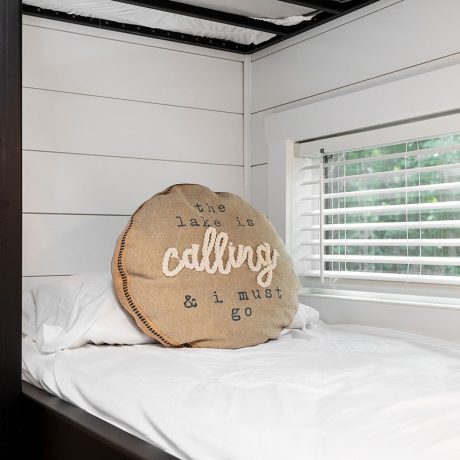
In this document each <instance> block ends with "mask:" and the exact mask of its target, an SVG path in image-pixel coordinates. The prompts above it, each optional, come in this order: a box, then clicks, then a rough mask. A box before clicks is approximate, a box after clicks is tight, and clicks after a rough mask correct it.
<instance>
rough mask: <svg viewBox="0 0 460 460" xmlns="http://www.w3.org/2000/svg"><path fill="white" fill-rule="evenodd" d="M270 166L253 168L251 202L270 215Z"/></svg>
mask: <svg viewBox="0 0 460 460" xmlns="http://www.w3.org/2000/svg"><path fill="white" fill-rule="evenodd" d="M267 192H268V165H266V164H265V165H259V166H253V167H252V168H251V201H252V205H253V206H254V207H255V208H256V209H259V210H260V211H262V212H264V213H265V214H266V215H268V196H267Z"/></svg>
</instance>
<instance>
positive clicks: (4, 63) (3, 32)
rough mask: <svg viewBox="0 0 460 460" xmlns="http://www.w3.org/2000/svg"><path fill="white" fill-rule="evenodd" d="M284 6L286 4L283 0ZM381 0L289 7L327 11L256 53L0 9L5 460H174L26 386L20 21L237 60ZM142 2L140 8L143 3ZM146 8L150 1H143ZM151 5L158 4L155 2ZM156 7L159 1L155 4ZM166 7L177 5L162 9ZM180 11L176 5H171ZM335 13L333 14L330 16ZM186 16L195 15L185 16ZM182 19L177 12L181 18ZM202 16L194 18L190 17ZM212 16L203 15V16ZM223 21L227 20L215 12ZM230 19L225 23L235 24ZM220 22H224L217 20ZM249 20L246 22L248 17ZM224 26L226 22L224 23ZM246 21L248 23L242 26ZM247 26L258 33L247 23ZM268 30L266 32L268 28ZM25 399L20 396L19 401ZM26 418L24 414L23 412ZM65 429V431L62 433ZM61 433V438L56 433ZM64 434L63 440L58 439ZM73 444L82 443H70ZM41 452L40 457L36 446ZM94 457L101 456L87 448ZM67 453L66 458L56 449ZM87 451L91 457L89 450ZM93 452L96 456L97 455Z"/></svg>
mask: <svg viewBox="0 0 460 460" xmlns="http://www.w3.org/2000/svg"><path fill="white" fill-rule="evenodd" d="M282 1H285V0H282ZM375 1H377V0H370V1H369V0H366V1H364V0H351V1H350V2H347V3H346V4H343V5H342V6H341V7H340V11H339V12H335V9H334V8H331V3H332V2H331V1H320V0H317V1H313V0H312V1H300V0H298V1H295V0H292V1H289V3H295V4H300V5H303V6H314V7H316V8H318V9H320V10H321V9H322V10H323V12H322V13H319V14H317V15H316V17H315V19H313V20H312V21H310V22H308V23H306V24H301V25H299V26H292V27H290V28H286V30H287V31H288V33H286V34H284V35H283V34H278V35H277V36H275V37H274V38H273V39H271V40H268V41H267V42H264V43H262V44H261V45H259V46H252V45H240V44H236V43H233V42H225V41H223V40H214V39H206V38H201V37H195V36H190V35H186V34H180V33H174V32H168V31H163V30H158V29H149V28H144V27H141V26H139V27H138V26H132V25H128V24H120V23H117V22H112V21H102V20H98V19H91V18H86V17H79V16H74V15H66V14H64V13H57V12H54V11H49V10H42V9H40V8H33V7H29V6H24V7H22V5H21V1H20V0H3V1H1V2H0V82H1V85H0V162H1V164H0V236H1V237H0V255H1V258H2V263H3V270H2V282H3V289H2V296H1V309H0V343H1V345H0V369H1V392H0V429H1V430H2V437H3V439H4V441H3V442H2V443H1V444H0V454H1V458H7V459H9V458H35V459H40V458H45V456H44V453H43V452H44V451H45V450H46V449H47V450H46V452H47V453H46V460H54V459H56V460H62V458H66V459H67V460H71V459H73V458H78V459H81V458H82V455H84V458H86V459H88V460H91V459H92V458H97V459H98V460H103V459H104V458H106V459H110V460H118V459H120V460H126V459H136V460H140V459H147V458H149V459H150V460H168V459H173V458H174V457H172V456H171V455H168V454H166V453H165V452H163V451H161V450H160V449H158V448H156V447H155V446H153V445H151V444H149V443H147V442H144V441H142V440H140V439H139V438H137V437H135V436H132V435H130V434H128V433H126V432H124V431H122V430H120V429H119V428H117V427H115V426H113V425H111V424H109V423H106V422H104V421H102V420H100V419H98V418H97V417H94V416H92V415H90V414H88V413H87V412H85V411H83V410H82V409H79V408H77V407H75V406H73V405H71V404H68V403H66V402H64V401H62V400H60V399H59V398H56V397H54V396H52V395H50V394H48V393H46V392H44V391H42V390H39V389H37V388H35V387H33V386H32V385H30V384H27V383H24V384H22V387H21V303H22V302H21V280H22V278H21V277H22V253H21V247H22V143H21V138H22V96H21V92H22V75H21V71H22V68H21V61H22V40H21V35H22V20H21V12H22V13H25V14H32V15H35V16H42V17H47V18H48V19H58V20H62V21H68V22H75V23H78V24H83V25H90V26H94V27H99V28H106V29H110V30H116V31H121V32H129V33H135V34H139V35H146V36H149V37H155V38H161V39H166V40H174V41H180V42H185V43H191V44H194V45H199V46H206V47H211V48H218V49H225V50H228V51H234V52H238V53H251V52H254V51H257V50H259V49H262V48H265V47H267V46H270V45H271V44H273V43H277V42H279V41H281V40H283V39H285V38H288V37H291V36H293V35H295V34H298V33H301V32H303V31H305V30H308V29H311V28H312V27H316V26H318V25H320V24H323V23H324V22H327V21H330V20H331V19H334V18H336V17H337V16H340V15H342V14H345V13H348V12H350V11H353V10H354V9H357V8H361V7H363V6H366V5H368V4H370V3H374V2H375ZM138 3H140V2H138ZM142 3H146V2H142ZM150 3H152V4H153V3H154V2H153V1H152V2H150ZM158 3H159V2H158ZM161 3H163V5H166V4H168V5H169V7H172V6H175V7H178V6H180V4H179V2H165V1H163V2H161ZM173 3H174V4H175V5H172V4H173ZM332 9H334V11H331V10H332ZM188 11H189V13H190V12H191V10H190V9H189V10H188ZM177 12H178V13H179V11H177ZM193 13H194V14H191V15H192V16H193V15H196V14H197V11H196V10H194V11H193ZM205 13H206V14H208V15H209V14H211V13H209V11H208V12H206V11H205V12H203V11H201V14H205ZM216 14H217V17H216V19H215V20H218V19H219V15H221V14H222V13H219V12H218V13H216ZM235 16H236V15H233V17H230V16H228V15H227V16H226V18H227V23H228V21H230V20H231V21H232V24H234V25H235V20H237V19H238V18H235ZM220 17H223V16H220ZM246 19H248V18H246ZM223 22H225V21H223ZM243 22H244V23H243ZM243 22H242V24H241V26H242V27H245V24H246V27H249V24H250V25H252V28H255V27H259V26H261V25H260V24H258V22H259V21H257V22H251V21H249V22H248V21H246V20H244V21H243ZM264 27H266V26H264ZM21 395H22V396H21ZM23 412H26V413H23ZM64 427H66V428H65V429H64ZM59 430H60V431H59ZM58 431H59V432H60V433H61V435H62V436H57V437H56V436H55V433H57V432H58ZM72 440H78V442H76V443H75V442H74V443H72V442H71V441H72ZM44 442H46V443H47V446H43V445H41V446H40V447H42V448H43V449H45V450H43V451H42V452H39V451H37V448H38V444H40V443H42V444H43V443H44ZM88 446H92V447H91V448H92V449H96V450H97V455H96V454H95V455H96V457H94V456H92V455H91V452H93V451H91V452H88V449H87V447H88ZM58 447H59V449H65V448H67V449H68V451H67V452H66V453H63V451H62V450H59V449H58ZM85 449H86V450H85ZM94 452H95V451H94Z"/></svg>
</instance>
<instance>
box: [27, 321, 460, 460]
mask: <svg viewBox="0 0 460 460" xmlns="http://www.w3.org/2000/svg"><path fill="white" fill-rule="evenodd" d="M23 378H24V379H26V380H27V381H29V382H31V383H33V384H35V385H36V386H38V387H41V388H44V389H46V390H47V391H49V392H50V393H52V394H54V395H56V396H58V397H60V398H63V399H65V400H66V401H69V402H71V403H73V404H75V405H76V406H79V407H81V408H82V409H84V410H86V411H88V412H90V413H91V414H94V415H96V416H98V417H100V418H102V419H104V420H105V421H107V422H110V423H112V424H114V425H116V426H118V427H119V428H122V429H124V430H126V431H128V432H130V433H131V434H134V435H136V436H138V437H140V438H142V439H144V440H147V441H149V442H151V443H153V444H155V445H156V446H158V447H160V448H161V449H163V450H165V451H167V452H169V453H171V454H173V455H175V456H177V457H178V458H181V459H197V460H198V459H199V460H211V459H212V460H226V459H228V460H258V459H264V460H271V459H276V460H279V459H308V460H371V459H372V460H380V459H381V460H384V459H385V460H389V459H391V460H458V459H460V346H459V345H455V344H451V343H448V342H443V341H440V340H436V339H429V338H426V337H421V336H415V335H411V334H406V333H401V332H395V331H388V330H383V329H376V328H365V327H358V326H328V325H324V324H319V325H316V326H314V327H310V328H308V329H304V330H302V331H300V330H290V331H288V332H286V333H285V334H284V335H283V336H282V337H281V338H280V339H279V340H276V341H270V342H268V343H265V344H263V345H259V346H256V347H252V348H245V349H239V350H213V349H169V348H163V347H162V346H160V345H135V346H95V345H86V346H83V347H80V348H75V349H68V350H64V351H60V352H57V353H52V354H41V353H40V352H39V351H38V350H37V349H36V347H35V343H34V342H33V341H32V340H31V339H30V338H27V337H25V338H24V339H23Z"/></svg>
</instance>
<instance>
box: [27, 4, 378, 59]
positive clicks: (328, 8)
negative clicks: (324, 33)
mask: <svg viewBox="0 0 460 460" xmlns="http://www.w3.org/2000/svg"><path fill="white" fill-rule="evenodd" d="M375 1H377V0H185V1H180V2H179V1H171V0H117V1H114V0H23V14H28V15H33V16H40V17H45V18H48V19H54V20H59V21H66V22H73V23H78V24H82V25H88V26H92V27H98V28H102V29H110V30H116V31H120V32H126V33H132V34H137V35H144V36H148V37H155V38H159V39H164V40H170V41H176V42H184V43H189V44H194V45H198V46H204V47H208V48H218V49H225V50H227V51H233V52H237V53H246V54H247V53H252V52H254V51H258V50H260V49H263V48H266V47H268V46H271V45H273V44H275V43H278V42H280V41H282V40H285V39H287V38H289V37H292V36H294V35H297V34H299V33H302V32H304V31H306V30H309V29H311V28H313V27H317V26H319V25H321V24H324V23H325V22H328V21H331V20H333V19H335V18H337V17H340V16H342V15H344V14H347V13H349V12H351V11H354V10H356V9H358V8H362V7H364V6H366V5H368V4H370V3H374V2H375Z"/></svg>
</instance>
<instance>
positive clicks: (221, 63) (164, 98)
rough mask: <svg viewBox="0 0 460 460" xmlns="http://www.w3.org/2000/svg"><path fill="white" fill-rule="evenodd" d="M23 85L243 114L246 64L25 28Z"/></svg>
mask: <svg viewBox="0 0 460 460" xmlns="http://www.w3.org/2000/svg"><path fill="white" fill-rule="evenodd" d="M23 85H24V86H28V87H38V88H46V89H53V90H60V91H68V92H77V93H84V94H94V95H99V96H107V97H115V98H124V99H134V100H140V101H147V102H156V103H163V104H172V105H179V106H187V107H201V108H206V109H213V110H222V111H228V112H238V113H241V112H242V111H243V87H242V85H243V64H242V63H241V62H234V61H229V60H226V59H216V58H213V57H209V56H200V55H197V54H190V53H185V52H177V51H172V50H165V49H162V48H158V47H152V46H145V45H140V44H135V43H128V42H123V41H115V40H107V39H101V38H98V37H94V36H89V35H82V34H75V33H68V32H63V31H60V30H51V29H45V28H41V27H31V26H24V28H23ZM223 88H225V90H224V91H223V90H222V89H223Z"/></svg>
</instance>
